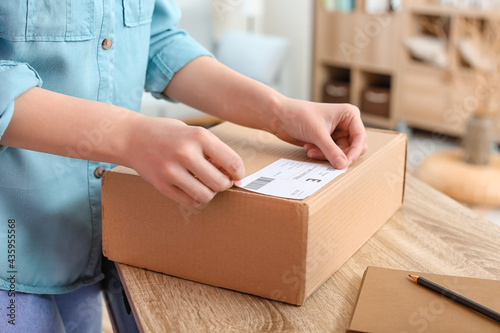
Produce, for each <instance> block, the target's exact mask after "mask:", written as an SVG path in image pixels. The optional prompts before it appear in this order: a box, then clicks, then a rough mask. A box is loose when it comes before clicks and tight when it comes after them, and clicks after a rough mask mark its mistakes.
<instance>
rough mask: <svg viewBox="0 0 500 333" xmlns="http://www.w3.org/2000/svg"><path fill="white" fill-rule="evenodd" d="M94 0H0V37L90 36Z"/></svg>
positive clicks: (75, 38) (70, 38)
mask: <svg viewBox="0 0 500 333" xmlns="http://www.w3.org/2000/svg"><path fill="white" fill-rule="evenodd" d="M94 2H95V0H79V1H72V0H65V1H57V0H27V1H17V0H14V1H5V0H1V1H0V37H2V38H4V39H7V40H11V41H37V42H43V41H46V42H57V41H79V40H88V39H92V38H94V15H95V6H94Z"/></svg>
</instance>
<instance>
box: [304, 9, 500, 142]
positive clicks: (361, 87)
mask: <svg viewBox="0 0 500 333" xmlns="http://www.w3.org/2000/svg"><path fill="white" fill-rule="evenodd" d="M364 1H365V0H360V1H357V2H356V4H355V6H354V10H353V11H352V12H348V13H345V12H336V11H327V10H325V9H324V7H323V4H322V1H320V0H317V1H316V2H315V20H314V24H315V27H314V32H315V38H314V57H313V59H314V61H313V66H314V69H313V99H314V100H315V101H324V86H325V83H326V82H328V81H331V80H333V81H344V82H348V83H349V87H350V99H349V100H350V103H352V104H355V105H357V106H358V107H360V109H361V115H362V119H363V121H364V122H365V123H366V124H367V125H372V126H377V127H384V128H395V127H396V125H397V123H398V122H399V121H405V122H407V123H408V125H410V126H412V127H417V128H422V129H425V130H429V131H435V132H439V133H445V134H448V135H453V136H462V135H463V134H464V133H465V124H466V121H467V118H468V117H469V115H471V114H472V113H473V112H474V103H476V102H477V98H480V96H479V97H478V89H480V88H478V84H477V82H476V81H475V79H474V75H473V73H472V69H471V68H470V66H469V65H468V64H467V62H466V61H465V60H464V58H463V56H462V54H461V52H460V50H459V43H460V42H461V41H462V40H463V39H464V38H466V37H467V36H466V34H465V33H464V30H463V29H461V28H460V27H461V22H462V21H463V20H479V21H483V22H485V21H487V20H500V10H479V9H457V8H454V7H448V6H441V5H438V4H436V3H427V2H424V1H423V0H422V1H404V2H403V3H402V8H401V9H400V10H398V11H396V12H387V13H382V14H370V13H367V12H366V10H365V9H364V8H365V2H364ZM429 24H431V25H434V26H439V25H442V29H441V32H442V34H440V36H439V37H443V33H444V38H443V39H442V40H443V42H444V43H445V57H446V58H445V60H446V65H445V66H442V67H439V66H436V65H433V64H430V63H428V62H425V61H422V60H419V59H417V58H415V57H414V56H413V55H412V53H411V52H410V51H409V49H408V47H406V46H405V41H406V40H408V39H409V38H411V37H413V36H422V35H431V36H432V34H433V32H432V31H429V29H428V26H429ZM367 87H382V88H388V89H389V91H390V100H389V112H388V113H387V114H386V115H376V114H371V113H370V112H367V110H364V109H363V104H362V96H363V93H364V92H365V90H366V88H367ZM493 100H494V103H493V104H496V105H497V107H499V108H500V94H499V93H498V92H496V93H495V97H494V99H493ZM497 124H498V131H497V133H498V135H497V137H499V138H500V121H498V120H497Z"/></svg>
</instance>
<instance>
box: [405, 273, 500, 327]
mask: <svg viewBox="0 0 500 333" xmlns="http://www.w3.org/2000/svg"><path fill="white" fill-rule="evenodd" d="M408 276H409V277H411V278H412V280H413V281H415V282H416V283H418V284H419V285H421V286H423V287H426V288H428V289H430V290H432V291H434V292H436V293H438V294H441V296H444V297H446V298H449V299H450V300H452V301H454V302H457V303H460V304H462V305H464V306H466V307H468V308H469V309H472V310H474V311H476V312H478V313H480V314H482V315H484V316H486V317H488V318H491V319H493V320H495V321H497V322H499V323H500V313H498V312H496V311H493V310H491V309H489V308H487V307H485V306H483V305H481V304H479V303H476V302H474V301H473V300H470V299H468V298H466V297H464V296H462V295H459V294H457V293H456V292H453V291H451V290H449V289H446V288H445V287H442V286H440V285H438V284H435V283H434V282H432V281H429V280H427V279H425V278H423V277H420V276H416V275H408Z"/></svg>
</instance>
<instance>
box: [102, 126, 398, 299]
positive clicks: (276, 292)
mask: <svg viewBox="0 0 500 333" xmlns="http://www.w3.org/2000/svg"><path fill="white" fill-rule="evenodd" d="M211 131H212V132H213V133H214V134H216V135H217V136H218V137H219V138H220V139H221V140H222V141H224V142H226V143H227V144H228V145H229V146H231V147H232V148H233V149H234V150H235V151H236V152H237V153H239V154H240V156H241V157H242V158H243V161H244V163H245V168H246V172H247V174H251V173H253V172H255V171H257V170H260V169H262V168H263V167H265V166H267V165H269V164H271V163H272V162H274V161H276V160H278V159H279V158H289V159H294V160H303V161H308V160H309V159H308V158H307V156H306V154H305V152H304V151H303V150H302V148H301V147H296V146H293V145H290V144H287V143H284V142H282V141H280V140H279V139H277V138H275V137H274V136H273V135H271V134H269V133H266V132H262V131H257V130H253V129H247V128H244V127H240V126H237V125H234V124H231V123H224V124H221V125H219V126H216V127H214V128H212V129H211ZM368 144H369V149H368V152H367V153H366V154H365V155H364V156H363V157H361V158H360V159H358V160H357V161H356V162H355V163H353V164H352V165H351V166H350V167H349V169H348V170H347V172H346V173H344V174H343V175H341V176H339V177H337V178H336V179H334V180H333V181H332V182H331V183H329V184H328V185H326V186H325V187H323V188H322V189H321V190H319V191H318V192H316V193H315V194H313V195H312V196H310V197H308V198H306V199H304V200H292V199H283V198H278V197H271V196H266V195H261V194H257V193H253V192H249V191H246V190H243V189H239V188H235V187H234V188H231V189H229V190H227V191H225V192H223V193H219V194H217V196H216V197H215V198H214V199H213V200H212V201H211V202H210V203H209V204H208V205H206V206H205V207H204V208H202V209H198V210H197V209H189V208H186V207H183V206H180V205H179V204H177V203H175V202H173V201H171V200H169V199H168V198H166V197H164V196H162V195H161V194H160V193H159V192H158V191H156V190H155V189H154V188H153V186H152V185H150V184H149V183H147V182H145V181H144V180H143V179H142V178H140V177H139V176H138V175H137V174H136V173H135V172H134V171H133V170H130V169H127V168H124V167H118V168H115V169H113V170H110V171H107V172H106V174H105V175H104V177H103V181H102V205H103V252H104V255H105V256H107V257H108V258H109V259H111V260H114V261H118V262H121V263H125V264H129V265H133V266H138V267H143V268H147V269H150V270H153V271H157V272H163V273H166V274H170V275H174V276H178V277H182V278H185V279H189V280H193V281H198V282H202V283H206V284H210V285H213V286H219V287H224V288H228V289H233V290H238V291H241V292H245V293H249V294H254V295H258V296H262V297H266V298H271V299H276V300H280V301H283V302H287V303H292V304H298V305H300V304H303V303H304V301H305V299H306V298H307V297H308V296H310V295H311V294H312V293H313V292H314V291H315V290H316V289H318V288H319V287H320V286H321V285H322V284H323V283H324V282H325V281H326V280H327V279H328V278H329V277H330V276H331V275H332V274H333V273H334V272H335V271H336V270H337V269H338V268H339V267H340V266H341V265H342V264H343V263H344V262H345V261H346V260H347V259H349V258H350V257H351V256H352V255H353V254H354V253H355V252H356V251H357V250H358V249H359V248H360V247H361V246H362V245H363V243H364V242H366V241H367V240H368V239H369V238H370V237H371V236H372V235H373V234H374V233H375V232H376V231H377V230H378V229H379V228H380V227H381V226H382V225H383V224H384V223H385V222H386V221H387V220H388V219H389V218H390V217H391V216H392V215H393V214H394V213H395V212H396V211H397V210H398V209H399V207H400V206H401V204H402V201H403V193H404V180H405V166H406V136H404V135H403V134H399V133H395V132H388V131H381V130H369V131H368ZM318 163H321V162H320V161H318Z"/></svg>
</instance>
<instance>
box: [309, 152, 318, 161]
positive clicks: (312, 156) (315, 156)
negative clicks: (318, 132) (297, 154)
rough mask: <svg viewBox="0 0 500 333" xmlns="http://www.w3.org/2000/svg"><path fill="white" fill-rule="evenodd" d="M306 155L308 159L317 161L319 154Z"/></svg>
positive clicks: (310, 153)
mask: <svg viewBox="0 0 500 333" xmlns="http://www.w3.org/2000/svg"><path fill="white" fill-rule="evenodd" d="M308 155H309V158H312V159H315V160H317V159H319V154H318V153H316V152H309V153H308Z"/></svg>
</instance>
